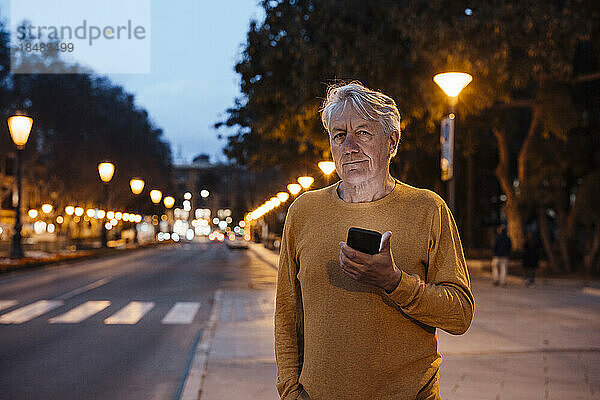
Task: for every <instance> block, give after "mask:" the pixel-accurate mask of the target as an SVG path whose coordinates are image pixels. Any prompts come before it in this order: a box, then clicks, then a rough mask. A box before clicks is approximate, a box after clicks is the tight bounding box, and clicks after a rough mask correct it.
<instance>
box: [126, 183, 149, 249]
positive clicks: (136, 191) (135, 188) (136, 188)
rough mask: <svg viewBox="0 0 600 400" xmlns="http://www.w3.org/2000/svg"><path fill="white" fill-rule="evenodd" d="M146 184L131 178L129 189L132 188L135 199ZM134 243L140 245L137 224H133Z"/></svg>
mask: <svg viewBox="0 0 600 400" xmlns="http://www.w3.org/2000/svg"><path fill="white" fill-rule="evenodd" d="M145 184H146V183H145V182H144V180H143V179H142V178H139V177H135V178H131V180H130V181H129V187H131V193H133V197H134V198H135V197H136V196H137V195H138V194H140V193H142V191H143V190H144V185H145ZM133 243H134V244H137V243H138V233H137V223H136V222H135V221H134V222H133Z"/></svg>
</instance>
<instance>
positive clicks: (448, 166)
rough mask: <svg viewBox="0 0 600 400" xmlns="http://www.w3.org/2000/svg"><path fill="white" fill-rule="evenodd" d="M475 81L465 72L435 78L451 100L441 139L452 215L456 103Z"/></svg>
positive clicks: (443, 165) (454, 185) (443, 123)
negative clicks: (464, 90)
mask: <svg viewBox="0 0 600 400" xmlns="http://www.w3.org/2000/svg"><path fill="white" fill-rule="evenodd" d="M472 80H473V77H472V76H471V75H469V74H466V73H464V72H444V73H441V74H437V75H435V76H434V77H433V81H434V82H435V83H436V84H437V85H438V86H439V87H440V88H441V89H442V90H443V91H444V93H446V95H447V96H448V98H449V104H450V112H449V114H448V117H446V118H444V119H443V120H442V124H441V130H442V132H441V137H440V141H441V143H442V157H441V160H440V166H441V170H442V180H444V181H446V182H447V185H448V186H447V192H448V193H447V197H448V205H449V207H450V211H451V212H452V214H455V212H456V204H455V203H456V201H455V197H456V194H455V191H456V179H454V126H455V124H456V102H457V100H458V95H459V94H460V92H461V91H462V90H463V89H464V88H465V87H466V86H467V85H468V84H469V83H471V81H472Z"/></svg>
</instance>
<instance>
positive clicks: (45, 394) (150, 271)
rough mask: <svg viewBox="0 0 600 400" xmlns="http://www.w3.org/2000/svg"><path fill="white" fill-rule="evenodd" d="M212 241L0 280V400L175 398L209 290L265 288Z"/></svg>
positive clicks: (259, 270) (252, 265)
mask: <svg viewBox="0 0 600 400" xmlns="http://www.w3.org/2000/svg"><path fill="white" fill-rule="evenodd" d="M273 279H274V278H273V273H272V267H269V266H268V265H266V264H265V263H262V262H260V261H259V260H255V259H252V258H250V257H249V256H248V254H247V252H245V251H243V250H230V249H228V248H227V247H226V246H225V245H223V244H221V243H194V244H182V245H171V246H169V245H167V246H163V247H160V248H156V249H149V250H140V251H137V252H134V253H130V254H128V255H124V256H119V257H111V258H107V259H102V260H94V261H87V262H81V263H76V264H70V265H62V266H53V267H48V268H45V269H40V270H35V271H31V272H20V273H14V274H12V275H5V276H2V277H0V371H1V373H0V399H11V400H16V399H61V400H68V399H161V400H162V399H178V398H179V396H180V394H181V391H182V387H183V382H184V380H185V376H186V374H187V371H188V368H189V364H190V361H191V357H192V353H193V350H194V348H195V346H196V344H197V342H198V340H199V338H200V337H201V335H202V332H203V329H204V328H205V326H206V321H207V319H208V316H209V315H210V311H211V305H212V301H213V294H214V291H215V290H216V289H218V288H232V289H235V288H239V289H244V288H247V289H252V288H261V287H262V286H263V285H267V286H272V284H273Z"/></svg>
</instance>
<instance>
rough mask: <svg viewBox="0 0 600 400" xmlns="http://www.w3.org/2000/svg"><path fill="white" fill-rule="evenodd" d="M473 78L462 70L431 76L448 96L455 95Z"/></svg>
mask: <svg viewBox="0 0 600 400" xmlns="http://www.w3.org/2000/svg"><path fill="white" fill-rule="evenodd" d="M472 80H473V77H472V76H471V75H469V74H465V73H464V72H444V73H442V74H437V75H436V76H434V77H433V81H434V82H435V83H437V85H438V86H439V87H440V88H441V89H442V90H443V91H444V92H445V93H446V94H447V95H448V96H449V97H456V96H458V95H459V93H460V92H461V91H462V90H463V89H464V88H465V87H466V86H467V85H468V84H469V83H471V81H472Z"/></svg>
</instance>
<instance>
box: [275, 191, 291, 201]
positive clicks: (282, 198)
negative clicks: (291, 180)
mask: <svg viewBox="0 0 600 400" xmlns="http://www.w3.org/2000/svg"><path fill="white" fill-rule="evenodd" d="M277 198H278V199H279V201H280V202H282V203H285V202H286V201H287V199H289V198H290V195H289V194H287V193H286V192H279V193H277Z"/></svg>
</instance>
